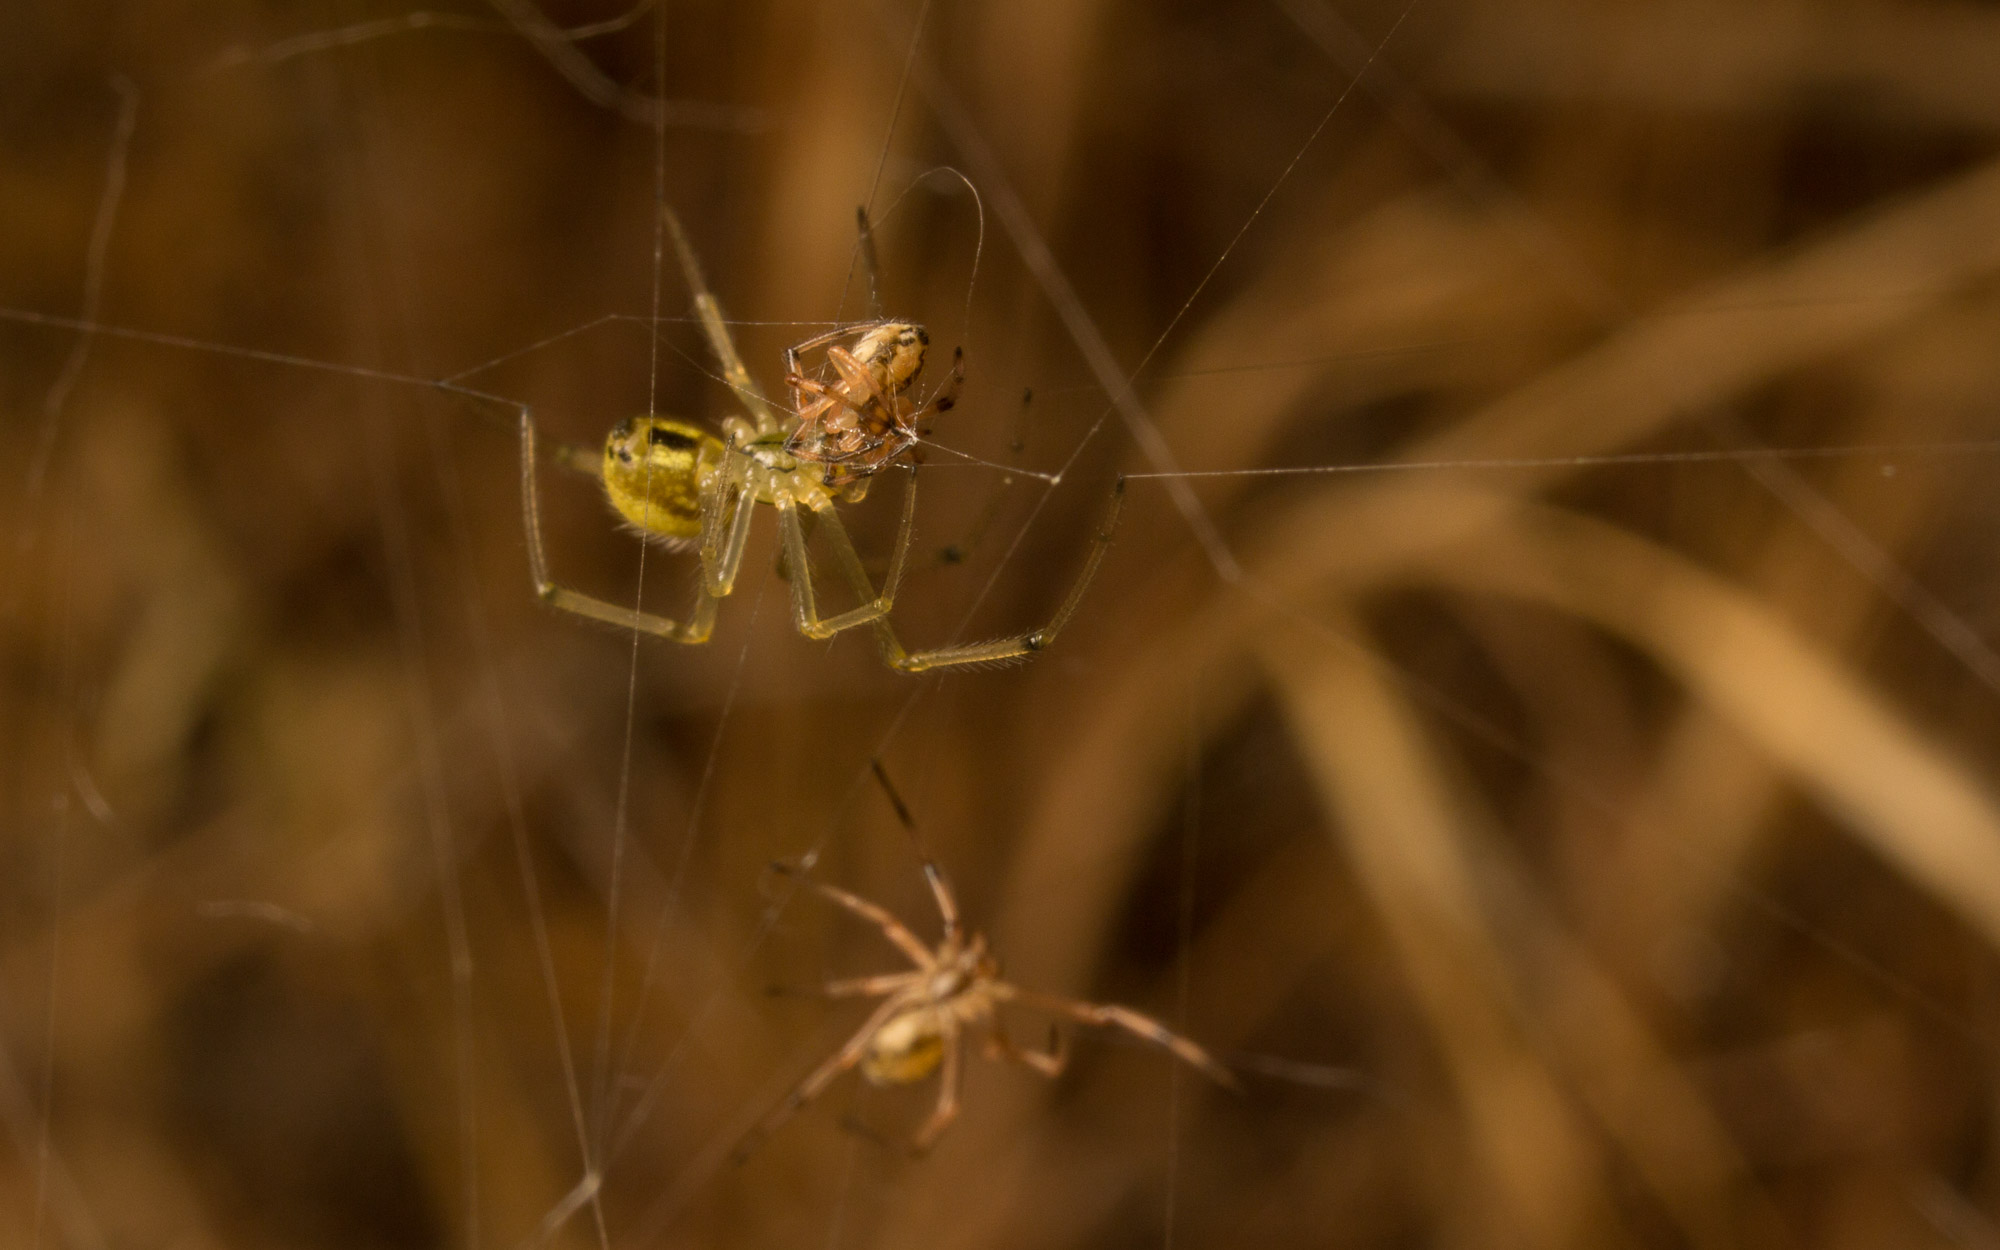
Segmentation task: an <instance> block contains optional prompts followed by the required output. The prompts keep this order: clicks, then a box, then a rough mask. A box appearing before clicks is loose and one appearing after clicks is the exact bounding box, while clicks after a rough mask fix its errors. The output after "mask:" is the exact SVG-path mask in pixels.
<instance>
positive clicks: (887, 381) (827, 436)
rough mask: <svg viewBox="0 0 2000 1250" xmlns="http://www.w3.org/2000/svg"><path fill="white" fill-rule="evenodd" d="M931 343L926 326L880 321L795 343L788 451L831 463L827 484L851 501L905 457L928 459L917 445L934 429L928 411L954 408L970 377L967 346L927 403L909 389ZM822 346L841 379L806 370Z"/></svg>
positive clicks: (790, 354)
mask: <svg viewBox="0 0 2000 1250" xmlns="http://www.w3.org/2000/svg"><path fill="white" fill-rule="evenodd" d="M842 340H848V341H849V342H847V343H843V342H842ZM850 343H851V345H849V344H850ZM930 343H931V338H930V335H928V334H926V333H924V328H923V327H922V326H920V325H914V324H912V323H910V322H907V321H878V322H870V323H866V324H863V325H859V326H843V327H841V328H840V329H838V330H834V331H832V332H830V333H827V334H822V335H820V336H819V337H818V338H812V339H807V340H806V341H805V342H803V343H799V344H796V345H794V346H792V347H789V348H787V349H786V350H785V384H786V385H787V386H790V387H791V388H792V407H793V410H794V412H795V413H796V415H797V418H798V425H797V426H796V427H795V428H794V429H793V431H792V434H791V437H790V438H788V439H786V441H785V450H786V451H787V452H789V453H790V454H791V456H792V457H793V459H796V460H804V461H808V462H810V463H814V464H822V465H825V466H826V467H825V469H824V470H823V471H822V473H821V485H823V486H825V487H826V488H827V489H828V490H830V491H832V492H833V493H834V494H836V495H838V496H840V497H841V498H843V499H848V500H852V499H857V498H859V497H860V492H861V491H862V490H865V489H866V482H867V480H868V479H869V478H870V477H872V476H874V475H875V474H877V473H879V472H881V471H882V470H883V469H884V468H887V467H888V466H889V465H891V464H894V463H895V462H896V461H897V460H898V459H899V458H906V459H908V460H910V461H912V462H915V461H919V460H921V459H922V456H921V455H920V453H919V452H918V451H917V450H914V449H915V448H916V445H917V443H918V441H919V440H920V439H921V438H922V437H923V436H924V435H925V434H927V433H928V432H929V428H930V427H929V425H928V423H926V422H925V421H924V418H925V417H928V416H934V415H936V414H939V413H945V412H950V411H951V409H952V408H953V407H954V406H955V405H956V404H957V403H958V389H959V386H960V385H961V384H963V383H964V381H965V353H964V352H963V351H955V352H953V353H952V357H951V380H950V381H949V382H947V383H946V384H945V387H944V389H943V390H942V391H940V392H939V393H938V394H937V395H936V396H934V397H933V398H932V399H931V400H930V401H929V402H928V403H925V404H924V405H923V406H921V407H919V406H917V404H916V403H914V402H913V401H912V400H911V399H910V398H909V396H908V395H906V394H905V392H906V391H908V390H909V389H910V384H911V383H912V382H914V381H915V380H916V377H917V374H918V373H920V372H922V371H923V367H924V352H925V350H926V349H927V348H929V347H930ZM819 347H825V348H826V362H827V364H829V365H831V366H833V371H834V373H835V374H837V375H838V380H837V381H835V382H833V383H830V384H829V383H824V382H817V381H814V380H813V379H811V378H809V377H807V376H805V373H804V370H803V366H802V359H803V357H804V356H805V354H806V353H808V352H810V351H812V350H814V349H815V348H819ZM906 452H907V453H909V454H908V455H907V457H905V453H906Z"/></svg>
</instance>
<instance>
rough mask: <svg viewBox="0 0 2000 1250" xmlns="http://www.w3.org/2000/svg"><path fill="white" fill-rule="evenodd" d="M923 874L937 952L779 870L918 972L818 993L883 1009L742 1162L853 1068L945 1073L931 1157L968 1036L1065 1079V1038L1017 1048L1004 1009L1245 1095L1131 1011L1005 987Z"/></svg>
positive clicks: (871, 907) (830, 985)
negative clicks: (860, 924)
mask: <svg viewBox="0 0 2000 1250" xmlns="http://www.w3.org/2000/svg"><path fill="white" fill-rule="evenodd" d="M923 866H924V878H925V880H926V881H928V882H929V883H930V888H931V895H932V897H934V898H935V899H936V900H937V909H938V914H939V915H940V916H941V917H942V918H943V920H944V940H943V941H941V942H939V943H938V945H937V948H936V949H935V950H933V949H931V948H930V947H927V946H925V945H924V943H923V941H922V940H921V939H919V938H918V937H917V935H916V934H914V933H912V932H911V931H910V929H909V927H908V926H906V925H904V924H903V923H902V922H901V921H900V920H898V919H896V917H894V916H892V915H890V914H889V912H888V911H887V910H886V909H885V908H883V907H881V906H879V905H878V904H875V903H871V902H869V901H868V900H867V899H864V898H861V897H859V896H858V895H854V894H850V893H848V892H847V891H846V890H843V889H840V888H839V887H837V886H832V885H828V884H826V883H825V882H822V881H818V880H815V879H814V878H813V877H811V876H809V875H807V873H806V872H805V871H804V870H803V869H801V868H797V867H794V866H792V865H790V864H783V863H780V864H774V865H772V867H773V869H774V870H776V871H778V872H781V873H784V874H786V875H788V876H791V877H793V878H795V879H797V880H799V881H800V882H801V883H802V884H804V885H805V886H807V887H808V888H810V889H812V890H813V891H814V892H816V893H818V894H819V895H821V896H822V897H824V898H827V899H829V900H831V901H832V902H834V903H836V904H838V905H839V906H841V907H843V908H845V909H847V910H848V911H850V912H853V913H854V914H855V915H856V916H859V917H860V918H861V919H863V920H865V921H867V922H868V923H869V924H872V925H874V926H875V927H876V928H878V929H880V930H881V931H882V935H883V936H884V937H886V938H888V939H889V941H890V942H891V943H892V944H893V945H894V946H895V947H896V949H898V950H900V951H902V952H903V954H904V955H905V956H906V957H907V958H908V959H909V961H910V962H911V963H912V964H914V965H915V967H914V969H913V970H911V971H909V972H890V973H884V974H882V975H879V976H868V977H853V978H849V979H845V980H839V981H829V982H827V983H826V984H825V985H823V986H821V987H820V988H819V991H818V992H819V993H820V994H822V995H824V996H826V997H828V998H857V997H876V996H882V1002H881V1004H880V1005H879V1006H877V1007H876V1008H875V1010H874V1012H873V1013H872V1014H871V1015H870V1016H869V1017H868V1019H867V1020H866V1021H865V1022H864V1023H863V1024H862V1025H861V1028H860V1029H859V1030H857V1031H856V1032H855V1034H854V1036H853V1037H852V1038H850V1039H848V1042H847V1044H846V1045H844V1046H842V1047H841V1048H840V1049H839V1050H838V1051H836V1052H834V1054H833V1055H832V1057H830V1058H828V1059H827V1060H826V1062H824V1063H822V1064H820V1066H819V1067H817V1068H815V1069H813V1071H812V1073H811V1074H810V1075H809V1076H807V1077H806V1078H805V1080H803V1081H801V1082H799V1085H798V1087H797V1088H796V1089H794V1090H793V1091H792V1092H791V1094H790V1095H789V1096H787V1097H786V1098H785V1100H784V1101H783V1102H781V1103H779V1104H778V1106H777V1107H776V1108H775V1109H773V1110H772V1111H771V1113H770V1114H769V1115H768V1116H766V1117H765V1118H764V1120H763V1122H762V1123H760V1124H758V1125H757V1127H756V1128H755V1129H753V1130H752V1131H751V1132H750V1134H749V1135H748V1136H746V1137H745V1138H744V1140H743V1142H742V1143H741V1144H740V1145H738V1146H737V1148H736V1151H735V1158H736V1159H737V1160H738V1161H739V1162H740V1161H741V1160H742V1159H743V1158H744V1157H745V1156H747V1155H748V1154H749V1153H750V1152H751V1151H752V1150H754V1149H755V1148H756V1147H757V1146H758V1145H759V1144H760V1143H762V1141H763V1140H764V1139H765V1138H766V1137H768V1136H769V1135H770V1134H771V1132H772V1131H773V1130H775V1129H776V1128H777V1127H778V1126H779V1125H781V1124H783V1123H784V1122H785V1121H786V1120H788V1119H790V1118H791V1116H792V1114H793V1113H794V1112H796V1111H798V1110H799V1109H800V1108H801V1107H803V1106H805V1105H806V1104H807V1103H809V1102H811V1101H812V1100H813V1099H815V1098H817V1097H819V1095H820V1094H821V1093H823V1092H825V1090H826V1088H827V1086H829V1085H831V1084H832V1083H833V1081H834V1078H836V1077H838V1076H839V1075H840V1074H841V1073H843V1072H845V1071H847V1070H848V1069H849V1068H852V1067H856V1066H859V1067H860V1069H861V1075H862V1077H863V1078H864V1079H866V1080H867V1081H868V1082H869V1083H870V1084H871V1085H908V1084H913V1083H915V1082H917V1081H921V1080H923V1079H924V1078H925V1077H927V1076H929V1075H930V1074H931V1073H933V1072H939V1073H940V1075H939V1079H938V1100H937V1106H936V1109H935V1110H933V1111H932V1112H931V1115H930V1118H929V1119H928V1120H926V1121H925V1122H924V1125H923V1127H922V1128H921V1129H919V1130H918V1132H917V1134H916V1137H915V1138H914V1139H913V1141H912V1145H913V1147H914V1149H915V1150H917V1151H918V1152H922V1151H925V1150H928V1149H929V1148H930V1147H931V1145H932V1144H933V1143H935V1142H936V1141H937V1139H938V1136H939V1134H941V1133H943V1132H944V1130H945V1129H946V1128H947V1127H948V1126H949V1125H950V1124H951V1122H952V1120H953V1119H954V1118H955V1117H956V1116H957V1115H958V1084H959V1067H960V1062H959V1052H960V1044H961V1042H962V1040H963V1038H964V1035H965V1034H966V1033H967V1032H969V1031H975V1030H979V1031H983V1032H984V1037H983V1038H982V1039H981V1040H982V1050H983V1052H984V1053H985V1055H986V1056H987V1057H988V1058H989V1059H1008V1060H1012V1061H1014V1062H1016V1063H1019V1064H1022V1065H1023V1066H1025V1067H1028V1068H1032V1069H1033V1070H1034V1071H1036V1072H1039V1073H1041V1074H1042V1075H1043V1076H1045V1077H1050V1078H1054V1077H1056V1076H1058V1075H1060V1074H1061V1073H1062V1070H1063V1068H1064V1066H1065V1065H1066V1064H1067V1063H1068V1061H1069V1057H1068V1054H1067V1052H1066V1051H1065V1050H1064V1049H1063V1047H1062V1044H1061V1041H1060V1038H1059V1037H1058V1036H1056V1035H1055V1034H1054V1032H1053V1030H1052V1031H1051V1042H1050V1046H1049V1048H1048V1049H1047V1050H1032V1049H1028V1048H1025V1047H1021V1046H1018V1045H1016V1044H1015V1043H1014V1042H1013V1041H1011V1040H1010V1039H1009V1038H1008V1036H1007V1033H1006V1030H1005V1029H1004V1028H1003V1027H1002V1024H1001V1021H1000V1016H999V1010H998V1009H999V1007H1000V1005H1001V1004H1003V1003H1012V1004H1016V1005H1019V1006H1023V1007H1029V1008H1033V1009H1036V1010H1039V1011H1047V1012H1052V1013H1054V1014H1056V1015H1060V1016H1067V1017H1069V1018H1070V1019H1072V1020H1077V1021H1080V1022H1082V1023H1084V1024H1091V1025H1101V1026H1109V1027H1112V1028H1119V1029H1124V1030H1125V1031H1126V1032H1128V1033H1132V1034H1134V1035H1136V1036H1137V1037H1139V1038H1141V1039H1143V1040H1145V1041H1148V1042H1151V1043H1153V1044H1154V1045H1156V1046H1160V1047H1163V1048H1165V1049H1166V1050H1168V1051H1170V1052H1172V1054H1173V1055H1174V1057H1175V1058H1177V1059H1180V1060H1182V1061H1183V1062H1185V1063H1188V1064H1190V1065H1192V1066H1193V1067H1195V1068H1197V1069H1199V1070H1200V1071H1201V1072H1202V1074H1203V1075H1205V1076H1207V1077H1208V1078H1209V1079H1211V1080H1213V1081H1215V1082H1216V1083H1217V1084H1219V1085H1222V1086H1224V1087H1226V1088H1229V1089H1239V1088H1241V1087H1240V1086H1239V1085H1238V1083H1237V1080H1236V1077H1235V1076H1234V1075H1233V1074H1231V1072H1230V1071H1229V1069H1228V1068H1225V1067H1223V1066H1222V1064H1220V1063H1218V1062H1217V1061H1216V1060H1215V1058H1214V1057H1213V1056H1211V1055H1210V1054H1209V1053H1208V1052H1207V1051H1205V1050H1203V1049H1202V1048H1201V1047H1199V1046H1197V1045H1195V1044H1194V1043H1193V1042H1191V1041H1189V1040H1188V1039H1186V1038H1184V1037H1182V1036H1180V1035H1179V1034H1177V1033H1175V1032H1173V1031H1172V1030H1171V1029H1168V1028H1167V1027H1166V1026H1165V1025H1163V1024H1161V1023H1160V1022H1159V1021H1157V1020H1155V1019H1153V1018H1152V1017H1151V1016H1147V1015H1142V1014H1140V1013H1139V1012H1136V1011H1134V1010H1132V1009H1131V1008H1130V1007H1119V1006H1115V1005H1111V1004H1106V1003H1086V1002H1079V1001H1077V1000H1075V999H1069V998H1059V997H1056V996H1055V995H1051V994H1038V993H1035V992H1033V991H1031V990H1024V989H1021V988H1020V987H1019V986H1016V985H1013V984H1011V983H1009V982H1007V981H1003V980H1001V979H1000V962H999V960H997V959H996V958H994V956H993V955H992V954H991V953H990V952H989V951H988V950H987V948H986V938H985V936H984V935H982V934H978V933H967V932H966V930H965V927H964V926H963V925H962V924H961V923H960V922H959V916H958V901H957V899H956V898H955V897H954V896H953V895H952V892H951V887H950V885H948V884H947V883H946V881H945V878H944V873H943V872H942V871H941V870H940V869H939V868H938V866H937V865H936V864H935V863H933V862H932V861H931V860H929V859H928V858H926V859H925V860H924V862H923ZM940 1069H941V1071H940Z"/></svg>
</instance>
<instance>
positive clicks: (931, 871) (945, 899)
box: [911, 832, 964, 942]
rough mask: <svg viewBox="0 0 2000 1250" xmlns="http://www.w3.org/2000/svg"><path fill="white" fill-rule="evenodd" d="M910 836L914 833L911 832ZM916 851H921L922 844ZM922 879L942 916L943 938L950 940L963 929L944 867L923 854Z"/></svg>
mask: <svg viewBox="0 0 2000 1250" xmlns="http://www.w3.org/2000/svg"><path fill="white" fill-rule="evenodd" d="M911 836H912V837H913V838H914V837H915V836H916V835H915V833H914V832H912V834H911ZM917 849H918V853H919V854H921V853H922V851H923V848H922V846H921V845H920V846H919V847H918V848H917ZM924 880H925V881H926V882H927V883H928V884H929V885H930V887H931V897H932V898H934V899H936V900H937V909H938V915H939V916H942V917H943V918H944V940H945V941H946V942H951V941H952V940H953V939H955V938H957V937H958V935H959V934H960V933H961V932H962V931H963V929H964V926H963V925H961V924H960V923H959V919H958V900H957V899H956V898H954V897H952V893H951V885H950V883H949V882H947V881H946V880H945V879H944V869H942V868H940V867H938V866H937V863H936V861H934V860H932V859H931V857H930V856H928V855H925V856H924Z"/></svg>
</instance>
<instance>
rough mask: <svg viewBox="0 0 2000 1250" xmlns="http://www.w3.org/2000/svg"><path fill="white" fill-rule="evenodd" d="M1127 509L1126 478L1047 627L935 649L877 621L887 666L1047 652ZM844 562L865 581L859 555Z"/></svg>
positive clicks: (905, 668) (922, 667) (912, 669)
mask: <svg viewBox="0 0 2000 1250" xmlns="http://www.w3.org/2000/svg"><path fill="white" fill-rule="evenodd" d="M1124 507H1125V479H1124V478H1122V477H1121V478H1119V479H1118V484H1117V485H1116V486H1114V487H1113V488H1112V491H1111V502H1110V503H1109V504H1108V505H1107V506H1106V508H1105V512H1104V519H1103V521H1102V522H1101V523H1100V524H1099V525H1098V527H1097V533H1096V534H1095V535H1093V536H1092V538H1091V544H1090V551H1089V553H1088V554H1087V555H1086V556H1085V557H1084V561H1083V568H1082V569H1080V570H1079V571H1078V572H1077V575H1076V580H1075V581H1073V582H1072V583H1070V588H1069V593H1068V594H1067V595H1065V596H1064V597H1063V601H1062V604H1061V606H1059V607H1057V608H1056V612H1055V615H1054V616H1052V617H1050V618H1049V622H1048V624H1046V625H1044V626H1042V627H1041V628H1040V629H1036V630H1030V631H1029V632H1027V633H1025V634H1016V635H1014V636H1013V637H1011V638H996V639H993V640H992V641H990V642H975V643H967V644H965V645H962V646H951V647H938V648H936V649H934V650H930V651H909V650H906V649H905V648H904V646H903V644H902V642H901V640H899V639H898V638H897V637H896V631H895V629H894V628H893V627H892V626H891V625H890V624H889V622H888V620H887V619H886V618H885V619H882V620H878V621H876V622H875V642H876V645H877V646H878V647H879V648H880V650H881V652H882V662H883V663H885V664H887V665H888V666H889V667H891V668H893V669H896V670H898V671H900V672H905V673H922V672H928V671H929V670H931V669H934V668H952V667H960V666H964V665H969V664H1006V663H1009V662H1012V661H1016V660H1026V659H1030V658H1032V657H1034V656H1035V655H1037V654H1039V653H1041V652H1042V651H1045V650H1047V649H1048V648H1049V645H1050V644H1051V643H1053V642H1055V640H1056V635H1057V634H1058V633H1060V632H1062V628H1063V626H1065V625H1067V624H1069V620H1070V618H1071V617H1072V616H1075V615H1076V610H1077V607H1078V606H1079V605H1080V604H1081V603H1082V602H1083V595H1084V592H1085V591H1087V590H1089V589H1090V583H1091V581H1092V580H1093V579H1095V578H1096V576H1097V570H1098V566H1100V565H1101V564H1103V563H1104V555H1105V553H1106V552H1107V551H1109V550H1110V547H1111V538H1112V535H1113V534H1114V533H1116V532H1117V529H1118V519H1119V516H1120V514H1121V513H1122V512H1123V511H1124ZM845 550H846V554H845V556H844V557H843V560H842V563H843V565H844V567H845V568H846V569H847V575H848V579H849V580H850V581H855V582H860V583H865V582H866V580H867V574H866V573H865V572H864V571H863V570H862V568H861V561H860V557H858V556H856V555H855V554H854V549H853V547H852V546H851V545H850V546H848V547H847V548H846V549H845Z"/></svg>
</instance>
